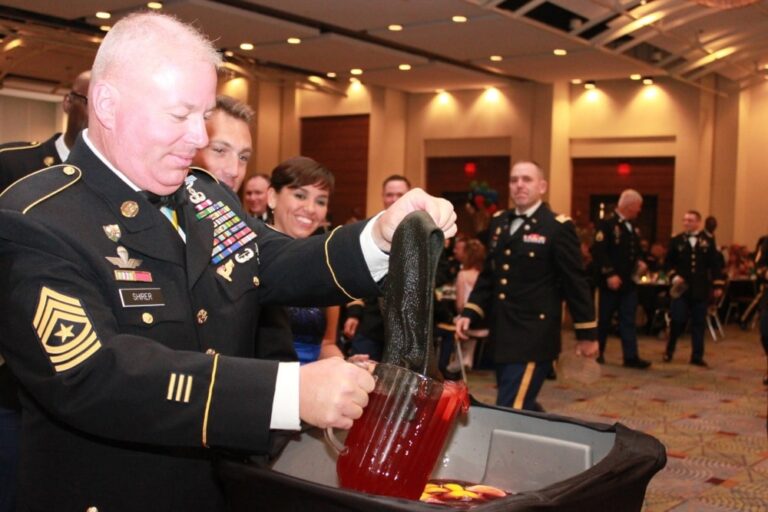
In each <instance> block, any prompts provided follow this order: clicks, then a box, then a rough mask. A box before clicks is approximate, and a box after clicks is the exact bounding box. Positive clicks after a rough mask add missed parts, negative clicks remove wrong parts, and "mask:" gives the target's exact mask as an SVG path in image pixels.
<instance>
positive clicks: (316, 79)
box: [307, 75, 323, 84]
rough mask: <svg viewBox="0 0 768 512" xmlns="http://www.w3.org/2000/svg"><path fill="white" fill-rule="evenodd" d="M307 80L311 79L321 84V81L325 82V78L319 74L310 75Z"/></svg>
mask: <svg viewBox="0 0 768 512" xmlns="http://www.w3.org/2000/svg"><path fill="white" fill-rule="evenodd" d="M307 80H309V81H310V82H312V83H313V84H321V83H323V79H322V78H320V77H319V76H315V75H310V76H309V78H307Z"/></svg>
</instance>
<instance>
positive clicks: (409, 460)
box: [336, 364, 469, 499]
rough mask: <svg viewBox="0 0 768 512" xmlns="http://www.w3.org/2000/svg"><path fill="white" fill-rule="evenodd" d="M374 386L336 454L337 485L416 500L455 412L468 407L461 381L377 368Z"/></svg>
mask: <svg viewBox="0 0 768 512" xmlns="http://www.w3.org/2000/svg"><path fill="white" fill-rule="evenodd" d="M374 376H375V377H376V388H375V389H374V391H373V392H372V393H371V395H370V397H369V402H368V406H367V407H366V408H365V410H364V412H363V415H362V417H360V419H358V420H357V421H355V423H354V425H353V426H352V429H351V430H350V431H349V435H348V436H347V439H346V442H345V444H344V447H343V449H342V450H341V452H340V453H339V458H338V461H337V463H336V471H337V473H338V476H339V484H340V485H341V486H342V487H344V488H347V489H354V490H358V491H362V492H367V493H371V494H380V495H385V496H396V497H401V498H409V499H418V498H419V496H420V495H421V492H422V491H423V490H424V486H425V484H426V483H427V480H428V479H429V476H430V474H431V473H432V469H433V468H434V466H435V462H436V461H437V458H438V457H439V455H440V453H441V452H442V449H443V445H444V444H445V441H446V438H447V437H448V433H449V432H450V430H451V427H452V426H453V422H454V420H455V419H456V416H457V414H458V412H459V411H462V412H466V411H467V408H468V407H469V396H468V392H467V387H466V385H465V384H464V383H463V382H460V383H457V382H450V381H449V382H445V383H442V382H438V381H436V380H434V379H430V378H428V377H425V376H424V375H420V374H418V373H416V372H413V371H411V370H407V369H405V368H402V367H399V366H394V365H390V364H379V365H377V366H376V370H375V371H374Z"/></svg>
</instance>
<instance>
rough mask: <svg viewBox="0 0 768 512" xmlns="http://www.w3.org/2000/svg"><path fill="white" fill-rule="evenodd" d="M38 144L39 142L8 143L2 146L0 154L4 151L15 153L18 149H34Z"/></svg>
mask: <svg viewBox="0 0 768 512" xmlns="http://www.w3.org/2000/svg"><path fill="white" fill-rule="evenodd" d="M40 144H41V142H37V141H34V142H22V141H19V142H9V143H7V144H3V145H2V146H1V147H0V153H3V152H4V151H17V150H19V149H32V148H36V147H37V146H39V145H40Z"/></svg>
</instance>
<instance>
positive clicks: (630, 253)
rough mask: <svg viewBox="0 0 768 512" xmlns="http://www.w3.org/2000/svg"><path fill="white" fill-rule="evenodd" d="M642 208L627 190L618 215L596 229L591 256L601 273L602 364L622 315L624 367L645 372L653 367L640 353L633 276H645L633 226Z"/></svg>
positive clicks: (637, 232)
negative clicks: (610, 333) (616, 321)
mask: <svg viewBox="0 0 768 512" xmlns="http://www.w3.org/2000/svg"><path fill="white" fill-rule="evenodd" d="M642 207H643V197H642V196H641V195H640V194H639V193H638V192H637V191H635V190H632V189H627V190H624V191H623V192H622V193H621V195H620V196H619V204H618V205H617V207H616V212H615V213H614V214H613V215H611V216H610V217H608V218H605V219H603V220H601V221H600V222H599V223H598V225H597V228H596V229H595V240H594V243H593V244H592V256H593V258H594V261H595V267H596V268H597V270H598V271H599V273H600V283H599V286H600V289H599V290H600V291H599V293H600V295H599V297H600V300H599V304H600V305H599V309H600V315H599V320H598V331H597V332H598V334H597V336H598V342H599V343H600V355H599V356H598V358H597V361H598V362H599V363H604V362H605V356H604V353H605V345H606V343H607V340H608V331H609V330H610V328H611V324H612V321H613V314H614V313H615V312H616V311H617V310H618V312H619V336H620V337H621V350H622V353H623V355H624V366H626V367H628V368H637V369H640V370H644V369H646V368H648V367H649V366H650V365H651V363H650V361H646V360H645V359H641V358H640V357H639V355H638V351H637V327H636V326H635V312H636V310H637V302H638V299H637V284H636V283H635V281H634V279H633V276H634V274H635V273H636V272H639V273H643V272H645V268H646V266H645V262H644V261H643V260H642V259H641V251H640V230H639V228H638V227H637V226H636V225H634V224H633V223H632V221H634V220H635V219H636V218H637V216H638V215H639V214H640V210H641V209H642Z"/></svg>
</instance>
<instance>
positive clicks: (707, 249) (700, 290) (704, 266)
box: [665, 231, 725, 301]
mask: <svg viewBox="0 0 768 512" xmlns="http://www.w3.org/2000/svg"><path fill="white" fill-rule="evenodd" d="M694 237H695V238H696V245H695V246H691V243H690V241H689V235H688V234H687V233H685V232H683V233H678V234H677V235H675V236H673V237H672V240H670V241H669V250H668V251H667V258H666V261H665V264H666V267H667V274H668V275H669V278H670V280H671V279H672V278H674V277H675V276H678V275H679V276H680V277H682V278H683V279H685V283H686V284H687V285H688V287H687V290H686V292H685V293H686V294H687V296H688V297H690V298H691V299H693V300H697V301H701V300H707V299H709V293H710V291H711V290H712V287H713V286H715V287H717V288H722V287H723V286H725V279H724V278H723V269H722V259H721V258H720V256H719V253H718V250H717V246H716V245H715V239H714V238H712V237H711V236H710V235H708V234H707V233H706V232H705V231H699V232H698V233H696V234H695V235H694Z"/></svg>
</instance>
